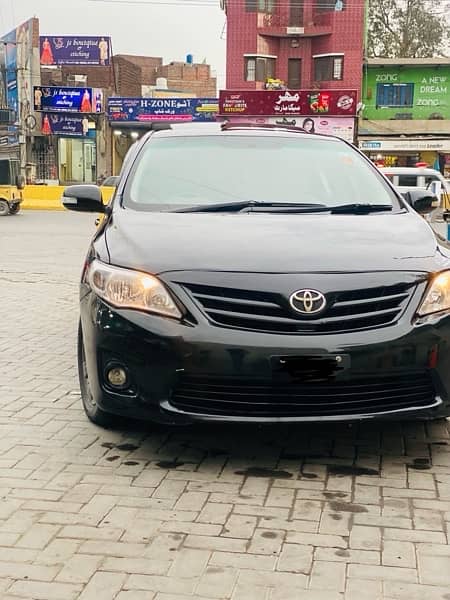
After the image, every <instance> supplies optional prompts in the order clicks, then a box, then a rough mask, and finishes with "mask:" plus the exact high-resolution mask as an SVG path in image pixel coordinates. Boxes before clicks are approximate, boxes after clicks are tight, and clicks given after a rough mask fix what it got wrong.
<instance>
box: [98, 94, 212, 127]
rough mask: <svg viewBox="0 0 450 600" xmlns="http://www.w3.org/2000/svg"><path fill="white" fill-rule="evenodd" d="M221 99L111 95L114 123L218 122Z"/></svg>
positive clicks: (109, 116)
mask: <svg viewBox="0 0 450 600" xmlns="http://www.w3.org/2000/svg"><path fill="white" fill-rule="evenodd" d="M218 109H219V104H218V101H217V98H109V99H108V109H107V112H108V118H109V120H110V121H111V122H119V123H120V122H124V121H125V122H126V121H128V122H153V121H215V120H216V115H217V112H218Z"/></svg>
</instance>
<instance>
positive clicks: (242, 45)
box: [223, 0, 364, 90]
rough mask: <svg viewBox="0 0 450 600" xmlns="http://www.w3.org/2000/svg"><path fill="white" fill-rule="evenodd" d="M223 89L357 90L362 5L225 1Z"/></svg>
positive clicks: (349, 0)
mask: <svg viewBox="0 0 450 600" xmlns="http://www.w3.org/2000/svg"><path fill="white" fill-rule="evenodd" d="M223 8H224V10H225V12H226V15H227V75H226V87H227V89H240V90H245V89H249V90H251V89H262V88H263V87H264V84H265V82H266V80H267V79H269V78H278V79H281V80H282V81H283V82H285V84H286V86H287V87H288V88H289V89H300V88H306V89H307V88H319V89H320V88H326V89H358V90H360V87H361V64H362V61H363V38H364V2H362V1H361V0H337V1H336V0H242V2H241V1H239V2H236V1H235V0H223Z"/></svg>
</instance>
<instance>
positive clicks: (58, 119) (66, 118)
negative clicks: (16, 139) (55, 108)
mask: <svg viewBox="0 0 450 600" xmlns="http://www.w3.org/2000/svg"><path fill="white" fill-rule="evenodd" d="M89 123H90V121H89V119H88V117H87V115H64V114H58V113H43V114H42V133H43V134H44V135H62V136H65V137H93V136H95V129H91V127H90V126H89Z"/></svg>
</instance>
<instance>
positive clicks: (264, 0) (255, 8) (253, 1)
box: [245, 0, 276, 13]
mask: <svg viewBox="0 0 450 600" xmlns="http://www.w3.org/2000/svg"><path fill="white" fill-rule="evenodd" d="M275 7H276V0H245V12H263V13H273V12H274V11H275Z"/></svg>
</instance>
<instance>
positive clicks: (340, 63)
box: [313, 54, 344, 81]
mask: <svg viewBox="0 0 450 600" xmlns="http://www.w3.org/2000/svg"><path fill="white" fill-rule="evenodd" d="M313 59H314V81H333V80H335V81H337V80H339V81H340V80H341V79H343V78H344V55H343V54H327V55H325V56H314V57H313Z"/></svg>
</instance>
